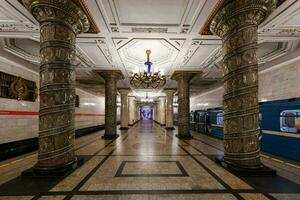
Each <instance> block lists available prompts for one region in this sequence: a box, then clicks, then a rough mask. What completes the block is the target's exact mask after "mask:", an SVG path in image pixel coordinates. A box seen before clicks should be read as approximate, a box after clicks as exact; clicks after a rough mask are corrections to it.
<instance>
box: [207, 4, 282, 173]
mask: <svg viewBox="0 0 300 200" xmlns="http://www.w3.org/2000/svg"><path fill="white" fill-rule="evenodd" d="M226 2H227V3H225V4H224V6H223V7H222V8H220V10H219V11H218V12H217V14H216V15H215V16H214V18H213V19H212V21H211V23H210V30H211V31H212V33H214V34H215V35H218V36H220V37H221V38H222V41H223V62H224V63H223V74H224V77H223V82H224V96H223V106H224V150H225V152H224V161H225V162H226V163H227V165H231V166H236V167H239V168H244V169H257V168H262V167H263V166H262V164H261V160H260V146H259V137H258V134H259V117H258V114H259V110H258V64H257V55H256V53H257V28H258V25H259V24H260V23H261V22H262V21H263V20H264V19H265V18H266V17H267V16H268V15H269V14H270V12H272V11H273V10H274V9H275V7H276V0H268V1H266V0H230V1H226Z"/></svg>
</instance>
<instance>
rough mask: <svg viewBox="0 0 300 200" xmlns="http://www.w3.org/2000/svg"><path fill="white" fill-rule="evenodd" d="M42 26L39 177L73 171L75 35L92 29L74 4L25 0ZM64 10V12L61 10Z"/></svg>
mask: <svg viewBox="0 0 300 200" xmlns="http://www.w3.org/2000/svg"><path fill="white" fill-rule="evenodd" d="M23 2H24V4H25V6H26V7H27V9H28V10H29V11H30V12H31V13H32V15H33V16H34V17H35V19H36V20H37V21H38V22H39V23H40V54H41V65H40V110H39V148H38V162H37V164H36V165H35V167H34V168H33V170H34V171H35V172H37V173H59V172H65V171H67V170H69V169H72V168H74V167H75V166H76V165H77V164H76V163H77V162H76V161H77V159H76V157H75V155H74V138H75V126H74V112H75V70H74V61H75V55H76V47H75V39H76V35H77V34H79V33H82V32H85V31H87V30H88V29H89V22H88V19H87V17H86V16H85V14H84V13H83V11H82V10H81V9H80V8H79V7H77V6H76V5H75V4H74V3H72V1H53V0H24V1H23ZM62 8H64V9H62Z"/></svg>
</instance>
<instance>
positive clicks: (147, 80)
mask: <svg viewBox="0 0 300 200" xmlns="http://www.w3.org/2000/svg"><path fill="white" fill-rule="evenodd" d="M146 54H147V62H145V65H146V66H147V71H144V72H139V73H134V74H133V75H132V77H131V79H130V84H131V85H132V86H133V87H135V88H153V89H156V88H161V87H163V86H164V85H165V84H166V76H164V75H161V74H160V72H159V71H158V72H151V65H152V62H150V54H151V50H146Z"/></svg>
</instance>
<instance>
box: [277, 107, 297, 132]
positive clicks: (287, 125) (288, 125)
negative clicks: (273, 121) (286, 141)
mask: <svg viewBox="0 0 300 200" xmlns="http://www.w3.org/2000/svg"><path fill="white" fill-rule="evenodd" d="M280 130H281V131H283V132H288V133H300V110H284V111H282V112H281V113H280Z"/></svg>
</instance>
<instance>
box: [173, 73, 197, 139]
mask: <svg viewBox="0 0 300 200" xmlns="http://www.w3.org/2000/svg"><path fill="white" fill-rule="evenodd" d="M199 73H200V72H195V71H175V72H174V74H173V75H172V77H171V79H172V80H176V81H177V85H178V135H176V136H177V137H178V138H182V139H191V138H193V137H192V135H191V134H190V128H189V119H190V115H189V112H190V80H191V79H192V78H193V77H194V76H195V75H196V74H199Z"/></svg>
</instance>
